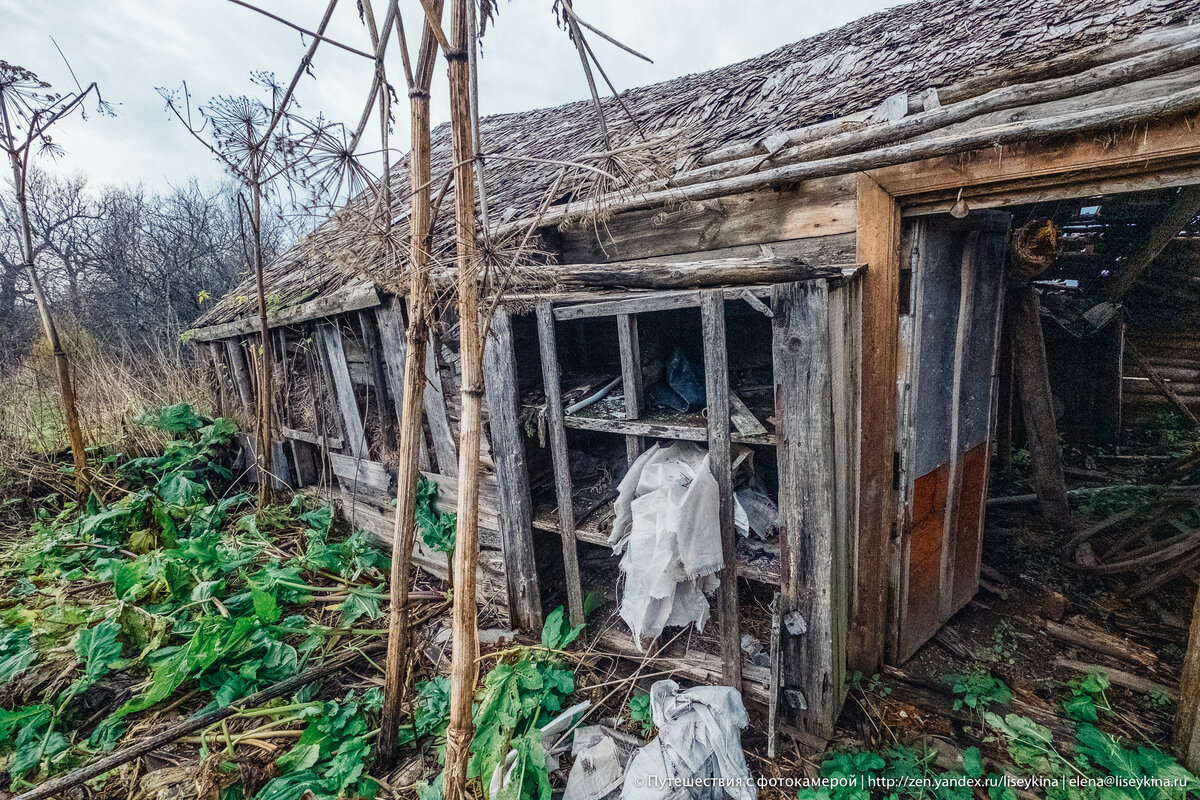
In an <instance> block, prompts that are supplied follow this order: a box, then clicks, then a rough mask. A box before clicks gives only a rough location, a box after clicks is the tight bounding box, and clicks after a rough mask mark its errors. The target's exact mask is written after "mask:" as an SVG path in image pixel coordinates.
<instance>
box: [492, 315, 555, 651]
mask: <svg viewBox="0 0 1200 800" xmlns="http://www.w3.org/2000/svg"><path fill="white" fill-rule="evenodd" d="M483 357H484V362H483V377H484V383H485V386H486V390H487V403H488V430H489V431H490V432H491V436H492V453H493V456H492V461H493V463H494V464H495V467H496V477H497V479H498V483H499V488H500V520H499V522H500V535H501V538H502V540H503V543H504V544H503V548H504V559H505V570H506V574H507V583H508V607H509V610H510V611H511V613H512V618H513V620H514V622H515V623H516V624H517V625H518V626H520V627H521V628H523V629H525V630H527V631H538V630H541V627H542V603H541V590H540V588H539V582H538V572H537V563H536V560H535V558H534V547H533V521H532V517H533V512H532V508H533V504H532V502H531V501H530V499H529V472H528V470H527V468H526V465H525V441H524V436H523V435H522V432H521V426H520V422H519V420H518V415H519V414H520V405H521V393H520V388H519V387H518V385H517V361H516V358H517V356H516V351H515V350H514V348H513V333H512V320H511V319H510V318H509V315H508V312H507V311H506V310H505V309H503V308H498V309H496V312H495V315H494V316H493V317H492V325H491V331H490V335H489V337H488V342H487V347H486V348H485V349H484V353H483Z"/></svg>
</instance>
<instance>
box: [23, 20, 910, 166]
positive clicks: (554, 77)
mask: <svg viewBox="0 0 1200 800" xmlns="http://www.w3.org/2000/svg"><path fill="white" fill-rule="evenodd" d="M897 2H898V0H840V2H828V1H824V2H814V1H813V0H724V1H723V2H722V1H719V0H576V2H575V3H574V7H575V8H576V10H577V11H578V12H579V13H580V15H581V16H583V17H584V18H585V19H586V20H588V21H589V22H591V23H592V24H594V25H596V26H598V27H600V28H601V29H602V30H604V31H606V32H607V33H609V34H611V35H613V36H615V37H616V38H618V39H620V40H622V41H624V42H626V43H627V44H629V45H630V46H631V47H634V48H636V49H638V50H640V51H641V52H643V53H646V54H647V55H648V56H650V57H651V58H653V59H654V63H653V64H647V63H645V62H643V61H640V60H638V59H636V58H634V57H633V56H630V55H628V54H626V53H624V52H622V51H620V50H618V49H616V48H614V47H612V46H610V45H608V44H607V43H605V42H603V41H600V40H598V39H597V38H596V37H592V47H593V49H594V50H595V52H596V54H597V56H598V57H599V58H600V59H601V62H602V63H603V64H604V66H605V69H606V71H608V73H609V75H610V76H611V77H612V79H613V82H614V83H615V84H616V85H617V88H618V89H625V88H630V87H633V86H641V85H644V84H648V83H656V82H658V81H662V80H666V79H668V78H673V77H676V76H678V75H684V74H687V73H691V72H700V71H703V70H707V69H712V68H714V67H719V66H723V65H725V64H730V63H733V62H735V61H740V60H742V59H745V58H750V57H752V56H755V55H759V54H761V53H765V52H768V51H770V50H773V49H774V48H776V47H779V46H780V45H782V44H785V43H787V42H792V41H795V40H797V39H801V38H804V37H806V36H810V35H812V34H814V33H819V32H821V31H824V30H828V29H829V28H834V27H837V26H839V25H842V24H843V23H845V22H849V21H850V20H853V19H856V18H858V17H861V16H864V15H866V14H869V13H871V12H873V11H878V10H880V9H883V8H886V7H888V6H892V5H896V4H897ZM256 4H257V5H259V6H260V7H262V8H266V9H268V10H270V11H272V12H274V13H277V14H279V15H281V16H284V17H286V18H288V19H290V20H292V21H294V22H296V23H297V24H299V25H301V26H303V27H307V28H310V29H311V28H315V27H316V25H317V23H318V22H319V20H320V17H321V14H322V12H323V10H324V8H325V4H326V3H325V0H256ZM380 5H382V4H380ZM551 5H552V2H551V0H511V2H510V0H499V14H498V18H497V20H496V23H495V26H494V28H493V29H491V30H489V31H488V34H487V36H486V38H485V39H484V41H483V57H482V59H481V61H480V104H481V108H482V110H483V113H485V114H492V113H499V112H506V111H520V110H524V109H530V108H538V107H543V106H553V105H559V104H561V103H565V102H568V101H571V100H578V99H581V98H583V97H585V96H586V95H587V85H586V83H585V82H584V78H583V74H582V71H581V69H580V66H579V62H578V59H577V56H576V54H575V50H574V47H573V45H571V44H570V42H569V41H568V39H567V36H566V34H565V33H564V32H563V31H562V30H561V29H559V28H557V27H556V26H555V22H554V16H553V14H552V13H551ZM355 6H356V3H355V2H354V0H342V1H341V4H340V5H339V7H338V8H337V10H336V11H335V13H334V17H333V21H332V22H331V24H330V27H329V30H328V35H329V36H331V37H334V38H337V39H339V40H341V41H344V42H346V43H348V44H352V45H355V46H358V47H360V48H361V49H369V46H368V44H367V34H366V31H365V30H364V28H363V27H362V25H361V24H360V22H359V20H358V17H357V13H356V10H355ZM400 8H401V13H402V14H403V15H404V16H405V19H408V20H413V21H414V22H410V28H415V20H417V19H419V13H420V12H419V8H420V6H419V4H418V2H417V0H401V2H400ZM410 35H413V34H411V33H410ZM51 36H53V37H54V39H55V40H56V41H57V42H58V45H59V46H60V47H61V48H62V50H63V52H64V53H65V54H66V56H67V58H68V59H69V60H70V63H71V66H72V67H73V69H74V71H75V74H76V76H78V78H79V80H80V81H81V82H82V83H84V84H85V85H86V84H87V83H88V82H90V81H93V80H94V81H96V82H98V83H99V84H100V87H101V89H102V90H103V93H104V96H105V99H107V100H109V101H110V102H112V103H114V104H116V107H117V112H118V113H117V116H116V117H114V118H105V117H101V116H96V115H94V114H89V118H88V120H87V121H86V122H85V121H83V120H81V119H79V118H75V119H72V120H70V121H69V122H67V123H66V124H64V125H63V127H62V128H61V129H60V131H59V133H58V135H57V136H56V137H55V138H56V140H57V141H58V142H59V143H60V144H61V145H63V146H64V147H65V148H66V151H67V153H66V156H65V157H64V158H63V159H61V160H60V163H58V164H57V165H56V166H55V167H54V169H56V170H65V171H73V170H76V169H78V170H82V171H83V172H85V173H87V174H88V175H89V176H90V177H91V178H92V179H93V180H94V181H97V182H106V183H143V184H145V185H146V186H147V187H148V188H154V189H158V188H165V187H166V186H168V185H175V184H179V183H182V182H183V181H186V180H187V179H188V178H190V177H191V176H193V175H194V176H197V177H198V178H200V180H201V181H202V182H203V183H205V184H210V183H212V182H214V181H216V180H218V179H219V178H220V171H219V167H218V165H217V164H216V162H214V161H213V160H212V159H211V157H209V156H208V155H207V154H206V153H205V151H204V150H203V149H202V148H201V147H200V146H199V145H198V144H197V143H196V142H195V141H193V140H192V139H190V137H189V136H188V135H187V133H186V132H185V131H184V130H183V128H182V126H181V125H180V124H179V123H178V122H177V121H175V120H173V119H172V118H170V117H169V116H168V112H166V111H165V109H164V104H163V101H162V99H161V98H160V97H159V95H158V93H157V92H156V91H155V87H157V86H164V87H178V86H179V85H180V84H181V83H182V82H183V81H185V80H186V81H187V83H188V86H189V88H190V89H191V92H192V95H193V97H194V98H195V99H197V100H200V101H203V100H206V99H207V98H209V97H210V96H212V95H215V94H243V93H246V92H248V91H250V89H251V87H250V83H249V75H250V72H251V71H252V70H259V69H264V70H270V71H274V72H275V73H276V74H277V75H279V76H280V78H281V79H282V80H286V79H287V78H289V77H290V76H291V74H292V73H293V71H294V70H295V68H296V64H297V63H298V59H299V58H300V56H301V55H302V54H303V52H304V49H305V42H304V41H302V37H301V36H300V34H298V33H296V32H295V31H292V30H290V29H288V28H285V27H284V26H282V25H280V24H279V23H277V22H274V21H272V20H270V19H268V18H266V17H264V16H260V15H258V14H255V13H254V12H252V11H249V10H247V9H245V8H241V7H239V6H236V5H234V4H232V3H230V2H228V0H0V59H2V60H5V61H9V62H10V63H14V64H19V65H21V66H24V67H26V68H28V69H31V70H33V71H34V72H36V73H38V74H39V75H40V76H41V77H42V78H43V79H44V80H49V81H50V82H52V83H53V84H54V85H55V87H56V88H59V89H64V90H65V89H69V88H71V87H72V86H73V82H72V81H71V78H70V75H69V74H68V72H67V68H66V66H65V65H64V63H63V60H62V58H61V57H60V56H59V54H58V52H57V51H56V50H55V48H54V45H53V43H52V42H51V40H50V37H51ZM414 38H415V37H414ZM393 57H395V58H397V59H398V52H396V51H395V48H394V47H393V48H392V49H391V50H389V53H388V59H389V62H391V61H392V59H393ZM398 64H399V62H398V61H396V65H397V66H396V67H394V70H395V72H394V73H393V74H394V75H396V76H398V75H400V70H399V66H398ZM314 72H315V75H316V79H315V80H314V79H311V78H305V79H304V80H303V81H302V82H301V84H300V88H299V90H298V92H297V97H298V98H299V100H300V103H301V104H302V106H303V107H304V109H305V111H306V113H307V114H309V115H314V116H315V114H316V112H318V111H320V112H323V113H324V114H325V116H326V117H328V118H330V119H333V120H336V121H342V122H346V123H348V124H353V123H354V122H356V121H357V119H358V116H359V114H360V113H361V111H362V105H363V102H364V100H365V93H366V91H367V88H368V86H369V82H370V78H371V74H370V63H369V62H368V61H366V59H363V58H361V57H358V56H355V55H353V54H350V53H347V52H345V51H341V50H338V49H336V48H333V47H328V46H322V47H321V48H320V49H319V50H318V52H317V57H316V59H315V64H314ZM393 80H395V78H393ZM444 80H445V69H444V65H439V67H438V70H437V72H436V73H435V83H434V106H433V116H434V122H435V124H436V123H437V122H441V121H442V120H444V119H445V118H446V114H447V111H446V104H445V88H444ZM406 108H407V106H406V105H404V106H402V107H401V109H400V112H401V116H399V117H398V119H397V122H398V124H397V126H396V127H397V136H398V138H399V141H398V142H397V143H396V144H397V146H400V147H404V149H407V148H406V147H405V146H404V145H405V142H406V137H407V124H406V121H405V118H404V117H403V116H402V114H403V112H404V111H405V110H406Z"/></svg>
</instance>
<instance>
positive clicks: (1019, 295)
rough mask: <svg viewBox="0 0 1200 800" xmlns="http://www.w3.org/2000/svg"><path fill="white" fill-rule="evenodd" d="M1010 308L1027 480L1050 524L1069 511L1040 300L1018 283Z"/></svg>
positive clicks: (1064, 517) (1061, 519) (1032, 290)
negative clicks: (1028, 467) (1029, 472)
mask: <svg viewBox="0 0 1200 800" xmlns="http://www.w3.org/2000/svg"><path fill="white" fill-rule="evenodd" d="M1007 305H1008V308H1010V309H1011V310H1012V311H1011V313H1012V332H1013V342H1012V348H1013V367H1014V369H1015V372H1016V377H1017V390H1018V393H1019V394H1020V398H1021V412H1022V414H1021V419H1022V420H1023V421H1024V423H1025V435H1026V439H1027V442H1028V447H1029V456H1030V461H1031V462H1032V463H1033V483H1034V489H1035V490H1036V492H1037V496H1038V504H1039V506H1040V507H1041V509H1042V513H1043V514H1045V515H1046V518H1047V519H1048V520H1049V521H1050V522H1051V523H1052V524H1054V525H1056V526H1062V525H1065V524H1066V523H1067V520H1068V518H1069V517H1070V514H1071V509H1070V506H1069V505H1068V503H1067V487H1066V482H1065V480H1064V478H1063V470H1062V453H1061V451H1060V448H1059V441H1058V425H1057V424H1056V423H1055V418H1054V397H1053V395H1052V393H1051V389H1050V372H1049V368H1048V366H1047V364H1046V341H1045V339H1044V338H1043V335H1042V315H1041V305H1042V304H1041V300H1040V299H1039V298H1038V293H1037V289H1035V288H1033V287H1032V286H1023V287H1021V288H1019V289H1013V290H1011V291H1010V292H1009V295H1008V304H1007Z"/></svg>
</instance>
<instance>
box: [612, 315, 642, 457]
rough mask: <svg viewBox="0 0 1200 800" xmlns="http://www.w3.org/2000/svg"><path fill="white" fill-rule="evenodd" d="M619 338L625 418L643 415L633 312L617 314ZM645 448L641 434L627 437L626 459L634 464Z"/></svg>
mask: <svg viewBox="0 0 1200 800" xmlns="http://www.w3.org/2000/svg"><path fill="white" fill-rule="evenodd" d="M617 340H618V342H619V343H620V346H621V386H622V388H623V389H624V392H625V419H640V418H641V416H642V352H641V346H640V344H639V343H638V321H637V317H635V316H633V315H632V314H618V315H617ZM644 449H645V443H644V442H643V441H642V437H641V436H626V437H625V459H626V461H627V463H629V464H633V462H634V461H636V460H637V457H638V456H640V455H641V454H642V451H643V450H644Z"/></svg>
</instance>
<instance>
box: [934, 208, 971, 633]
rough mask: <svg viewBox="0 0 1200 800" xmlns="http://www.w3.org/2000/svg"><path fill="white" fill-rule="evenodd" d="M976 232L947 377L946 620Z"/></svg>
mask: <svg viewBox="0 0 1200 800" xmlns="http://www.w3.org/2000/svg"><path fill="white" fill-rule="evenodd" d="M978 252H979V231H970V232H968V233H967V234H966V236H965V240H964V242H963V247H962V261H961V264H960V266H959V284H958V324H957V327H956V328H955V333H954V362H953V371H952V372H951V378H950V386H951V389H950V407H949V408H947V409H946V419H947V420H948V421H949V423H950V462H949V467H950V477H949V479H948V482H947V487H948V488H947V492H946V508H945V512H944V514H943V516H942V549H941V553H942V564H941V579H940V581H939V589H938V614H939V616H940V617H941V618H942V619H948V618H949V617H950V614H951V607H952V605H953V603H954V567H955V564H956V563H957V562H956V559H955V552H956V546H957V541H956V540H957V538H958V537H957V536H956V532H957V529H958V508H959V502H960V500H961V494H962V454H961V453H960V452H959V451H960V450H961V449H962V448H961V438H962V437H961V434H960V426H961V425H962V415H963V411H962V409H961V407H960V406H961V400H962V388H963V387H962V382H963V369H964V365H965V360H966V354H967V348H968V346H969V344H970V341H971V335H972V330H971V329H972V325H973V324H974V320H975V282H976V280H977V279H978V275H977V272H978V269H979V264H978V260H977V258H976V256H977V254H978Z"/></svg>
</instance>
